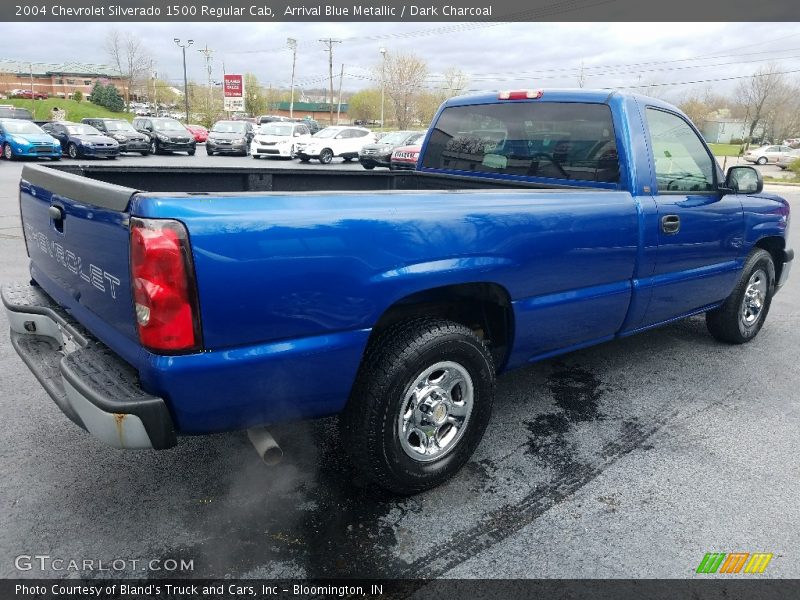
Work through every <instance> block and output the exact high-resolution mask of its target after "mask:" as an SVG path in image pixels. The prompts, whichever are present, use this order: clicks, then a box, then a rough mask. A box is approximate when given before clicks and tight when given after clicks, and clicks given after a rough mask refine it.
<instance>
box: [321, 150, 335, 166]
mask: <svg viewBox="0 0 800 600" xmlns="http://www.w3.org/2000/svg"><path fill="white" fill-rule="evenodd" d="M332 160H333V150H331V149H330V148H324V149H323V150H322V152H320V153H319V162H321V163H322V164H323V165H327V164H330V162H331V161H332Z"/></svg>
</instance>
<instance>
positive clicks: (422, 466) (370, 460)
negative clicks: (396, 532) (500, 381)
mask: <svg viewBox="0 0 800 600" xmlns="http://www.w3.org/2000/svg"><path fill="white" fill-rule="evenodd" d="M442 362H447V363H448V364H450V365H456V366H457V367H459V368H461V369H462V370H463V371H464V372H466V373H468V374H469V379H471V381H472V385H471V390H472V398H471V412H469V413H468V416H467V417H465V419H464V421H463V429H461V428H460V429H459V430H457V433H456V434H453V435H454V437H453V439H452V442H451V443H452V445H451V446H449V448H448V447H447V445H445V449H444V450H441V451H440V452H441V455H440V456H439V457H438V458H433V457H431V458H429V459H428V460H427V461H422V460H418V459H417V458H414V457H412V455H411V454H412V451H410V450H409V449H407V448H404V445H406V446H408V444H409V441H410V440H412V439H413V436H414V435H415V434H414V433H413V432H412V433H411V434H410V435H409V433H406V434H405V436H403V435H402V433H401V424H400V420H401V419H402V418H403V417H402V414H401V411H407V410H409V408H410V406H411V402H412V401H411V395H410V388H411V386H412V385H413V384H414V383H415V381H417V380H418V379H419V377H421V376H423V375H424V374H425V370H426V369H430V368H434V367H436V366H437V365H438V363H442ZM438 372H439V371H434V372H433V373H431V374H430V375H428V376H427V377H428V378H431V377H434V375H435V374H436V373H438ZM428 381H430V379H428ZM461 385H462V384H457V385H456V386H455V387H453V388H452V389H451V390H450V391H449V393H450V394H452V396H450V398H451V399H452V398H453V397H455V396H456V394H458V395H459V397H462V396H461V394H463V397H462V398H468V397H469V391H467V392H464V391H463V390H462V391H458V392H454V390H456V387H459V386H461ZM463 385H468V384H463ZM459 389H460V390H461V388H459ZM466 389H467V390H469V387H467V388H466ZM494 389H495V370H494V362H493V361H492V357H491V354H490V353H489V351H488V349H487V348H486V346H485V345H484V344H483V342H482V341H481V340H479V339H478V338H477V337H476V336H475V335H474V334H473V333H472V331H471V330H470V329H469V328H467V327H465V326H463V325H460V324H458V323H454V322H452V321H446V320H442V319H432V318H418V319H413V320H409V321H404V322H401V323H398V324H396V325H394V326H392V327H390V328H389V329H387V330H386V331H385V332H384V333H383V334H381V335H379V336H378V337H377V338H376V339H375V340H373V341H372V342H371V343H370V344H369V347H368V348H367V351H366V353H365V355H364V359H363V361H362V363H361V366H360V368H359V372H358V376H357V378H356V382H355V384H354V386H353V390H352V393H351V395H350V400H349V402H348V404H347V407H346V408H345V411H344V413H343V415H342V417H341V424H342V433H343V437H344V445H345V448H347V451H348V452H349V454H350V459H351V462H352V465H353V467H354V469H355V470H356V471H357V473H358V474H359V476H360V479H361V480H363V481H365V482H369V483H371V484H374V485H376V486H378V487H380V488H383V489H384V490H387V491H389V492H392V493H395V494H400V495H409V494H415V493H418V492H421V491H423V490H427V489H430V488H433V487H435V486H437V485H439V484H441V483H443V482H444V481H446V480H447V479H449V478H450V477H452V476H453V475H454V474H455V473H456V472H457V471H458V470H459V469H460V468H461V467H462V466H463V465H464V463H466V462H467V460H469V458H470V456H472V453H473V452H474V451H475V448H477V446H478V444H479V443H480V441H481V438H482V437H483V433H484V431H485V430H486V426H487V424H488V423H489V418H490V416H491V412H492V402H493V399H494ZM431 397H433V396H430V397H428V396H426V398H431ZM462 402H466V400H462ZM422 404H424V402H420V403H419V404H418V405H417V406H422ZM404 405H405V409H404V408H403V407H404ZM430 409H431V407H430V406H427V407H426V411H427V410H430ZM434 412H437V414H439V412H438V411H431V413H430V414H431V415H433V414H434ZM444 412H445V414H444V417H442V415H441V414H439V417H440V418H442V419H444V421H440V423H441V425H440V426H439V427H437V428H436V431H437V433H435V434H434V436H438V435H439V433H440V432H441V431H443V430H445V431H446V428H447V427H448V423H449V419H450V416H451V415H450V413H449V410H446V411H444ZM408 414H413V415H417V414H418V413H417V411H416V410H411V411H410V412H409V413H408ZM426 414H427V412H426ZM423 418H426V417H423ZM431 418H432V417H431ZM412 429H413V427H412ZM407 431H408V430H407ZM445 436H446V434H445ZM404 438H405V441H403V439H404ZM445 439H446V437H445ZM417 441H419V442H420V444H422V440H421V438H420V437H417ZM417 456H418V457H421V456H423V455H421V454H417Z"/></svg>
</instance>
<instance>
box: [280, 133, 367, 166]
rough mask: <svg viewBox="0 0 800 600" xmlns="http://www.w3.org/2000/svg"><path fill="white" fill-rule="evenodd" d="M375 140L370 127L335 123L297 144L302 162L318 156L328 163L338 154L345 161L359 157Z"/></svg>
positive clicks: (323, 162) (298, 155)
mask: <svg viewBox="0 0 800 600" xmlns="http://www.w3.org/2000/svg"><path fill="white" fill-rule="evenodd" d="M374 141H375V136H373V135H372V133H371V132H370V130H369V129H364V128H363V127H350V126H345V127H343V126H338V125H334V126H332V127H326V128H325V129H322V130H320V131H319V132H318V133H315V134H314V135H313V136H311V139H309V140H307V141H305V142H301V143H298V144H296V152H297V157H298V158H299V159H300V160H301V161H302V162H308V161H309V160H311V159H312V158H316V159H317V160H319V162H321V163H322V164H324V165H327V164H329V163H330V162H331V161H332V160H333V159H334V158H335V157H337V156H340V157H342V158H343V159H344V160H345V162H347V161H351V160H353V159H354V158H358V152H359V150H361V148H362V147H363V146H364V145H365V144H371V143H373V142H374Z"/></svg>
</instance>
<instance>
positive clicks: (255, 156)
mask: <svg viewBox="0 0 800 600" xmlns="http://www.w3.org/2000/svg"><path fill="white" fill-rule="evenodd" d="M252 156H253V158H255V159H256V160H258V159H259V158H261V157H260V156H259V155H258V154H253V155H252Z"/></svg>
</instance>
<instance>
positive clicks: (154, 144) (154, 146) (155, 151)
mask: <svg viewBox="0 0 800 600" xmlns="http://www.w3.org/2000/svg"><path fill="white" fill-rule="evenodd" d="M159 152H160V149H159V148H158V142H157V141H156V140H155V139H152V140H150V154H158V153H159Z"/></svg>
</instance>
